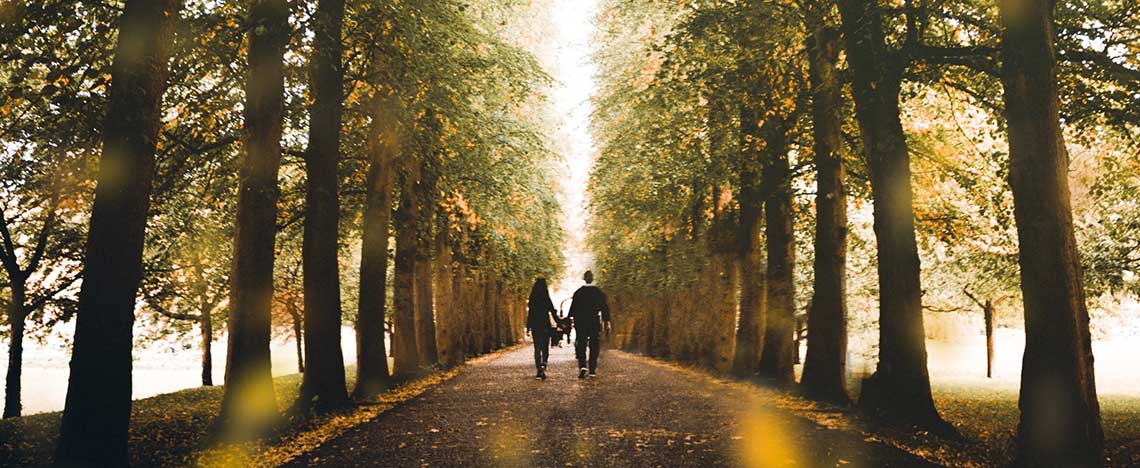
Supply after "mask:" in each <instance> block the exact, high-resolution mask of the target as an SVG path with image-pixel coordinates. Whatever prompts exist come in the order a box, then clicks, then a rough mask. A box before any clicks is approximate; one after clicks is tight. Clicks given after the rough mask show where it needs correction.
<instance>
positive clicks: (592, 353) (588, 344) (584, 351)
mask: <svg viewBox="0 0 1140 468" xmlns="http://www.w3.org/2000/svg"><path fill="white" fill-rule="evenodd" d="M600 346H601V344H600V343H599V333H598V332H596V331H595V332H590V333H583V332H578V340H577V341H575V342H574V354H575V355H577V357H578V368H579V369H585V368H588V369H590V373H591V374H593V373H594V371H596V370H598V352H599V351H600ZM587 355H588V356H587Z"/></svg>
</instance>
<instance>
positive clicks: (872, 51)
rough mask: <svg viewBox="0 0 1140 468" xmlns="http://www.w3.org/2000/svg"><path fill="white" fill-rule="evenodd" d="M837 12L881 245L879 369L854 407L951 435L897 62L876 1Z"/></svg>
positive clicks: (843, 5) (855, 0) (863, 0)
mask: <svg viewBox="0 0 1140 468" xmlns="http://www.w3.org/2000/svg"><path fill="white" fill-rule="evenodd" d="M839 6H840V8H839V9H840V13H841V15H842V17H843V29H844V35H845V38H846V45H847V61H848V63H849V64H850V69H851V71H852V76H853V81H852V94H853V95H854V97H855V113H856V117H857V119H858V121H859V129H860V134H861V136H862V139H863V151H864V153H865V156H866V158H867V165H868V167H869V169H870V173H871V195H872V199H873V205H874V217H875V221H874V227H875V239H876V241H877V242H878V263H879V362H878V366H877V367H876V369H875V373H874V374H873V375H872V376H871V377H870V378H868V379H866V380H864V382H863V390H862V392H861V394H860V396H859V404H860V405H861V406H862V407H863V408H865V409H867V410H868V411H870V412H872V413H874V414H878V415H879V416H882V417H885V418H888V419H893V420H897V421H900V422H907V423H914V424H918V425H921V426H925V427H928V428H930V429H935V430H940V431H952V430H953V429H952V428H951V427H950V426H949V425H947V424H946V423H945V422H944V421H943V420H942V418H941V416H939V415H938V411H937V410H936V409H935V407H934V399H933V398H932V397H931V395H930V376H929V374H928V373H927V368H926V334H925V331H924V326H923V317H922V285H921V281H920V278H919V260H918V246H917V244H916V242H915V234H914V210H913V207H912V206H911V186H910V154H909V152H908V149H907V143H906V137H905V135H904V134H903V129H902V123H901V121H900V120H899V86H900V79H901V78H900V77H901V75H902V63H901V61H900V60H899V59H898V58H897V57H894V56H892V55H890V54H889V53H888V52H887V49H886V45H885V42H884V38H883V32H882V14H881V11H880V9H879V6H878V3H877V2H876V1H875V0H840V2H839Z"/></svg>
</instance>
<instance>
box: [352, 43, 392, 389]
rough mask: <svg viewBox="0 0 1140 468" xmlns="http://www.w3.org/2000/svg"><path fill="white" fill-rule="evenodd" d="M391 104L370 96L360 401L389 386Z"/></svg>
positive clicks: (359, 320) (362, 250)
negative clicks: (387, 303) (386, 319)
mask: <svg viewBox="0 0 1140 468" xmlns="http://www.w3.org/2000/svg"><path fill="white" fill-rule="evenodd" d="M373 60H379V59H378V58H373ZM393 100H394V99H392V98H391V97H389V96H387V91H383V90H377V91H376V92H375V93H374V94H373V97H372V112H373V115H372V122H371V124H370V125H369V132H368V154H369V166H368V181H367V184H368V188H367V196H366V201H365V206H364V221H363V227H362V229H363V231H364V232H363V234H362V235H361V241H360V293H359V303H358V309H357V317H356V388H355V389H354V390H353V396H354V397H356V398H358V399H368V398H372V397H374V396H376V395H378V394H379V393H380V392H381V391H383V390H384V389H385V388H387V387H388V353H387V350H385V347H384V314H385V299H386V297H387V286H388V225H389V224H390V221H391V217H392V184H393V180H394V175H395V171H394V169H395V167H394V163H395V159H396V154H395V152H396V147H395V144H396V141H395V136H396V134H395V131H396V127H395V122H394V121H393V119H392V117H391V114H392V111H393V109H392V107H393V103H392V101H393Z"/></svg>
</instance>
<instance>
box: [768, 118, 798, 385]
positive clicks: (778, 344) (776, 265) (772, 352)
mask: <svg viewBox="0 0 1140 468" xmlns="http://www.w3.org/2000/svg"><path fill="white" fill-rule="evenodd" d="M779 120H781V118H780V117H769V121H772V122H775V123H772V124H771V125H770V127H771V128H769V129H766V131H764V132H763V133H764V140H765V142H764V143H765V149H764V154H765V157H764V166H763V173H762V174H761V179H762V187H763V192H764V194H765V197H764V207H765V209H764V221H765V223H764V234H765V239H766V241H767V242H766V248H767V252H766V253H767V260H768V268H767V278H766V279H767V291H768V299H767V307H768V314H767V315H768V318H767V326H766V327H765V329H764V353H763V355H762V356H761V358H760V367H759V371H760V375H762V376H764V377H766V378H769V379H772V380H773V381H774V382H775V383H776V384H777V385H781V386H784V385H791V384H793V383H795V368H794V366H795V356H793V353H794V352H795V350H794V342H793V336H792V335H793V334H794V333H795V326H796V298H795V271H794V270H795V259H796V257H795V255H796V249H795V233H794V232H793V229H794V224H795V223H794V220H793V219H792V193H791V190H792V188H791V168H790V166H789V163H788V151H787V124H786V123H784V122H779ZM765 127H769V125H768V124H766V125H765Z"/></svg>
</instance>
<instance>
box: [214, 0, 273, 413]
mask: <svg viewBox="0 0 1140 468" xmlns="http://www.w3.org/2000/svg"><path fill="white" fill-rule="evenodd" d="M249 21H250V24H251V26H252V27H251V28H250V30H249V32H248V33H247V34H248V39H249V72H248V73H249V74H248V75H247V76H246V89H245V99H246V103H245V112H244V118H245V132H244V145H245V155H244V157H243V158H242V161H241V172H240V173H239V181H238V190H239V191H238V206H237V219H236V221H235V228H236V232H235V234H234V253H233V264H232V267H231V272H230V281H231V287H230V304H229V320H228V321H227V327H228V330H229V333H228V343H227V347H228V351H227V353H226V375H225V393H224V395H223V397H222V405H221V415H220V417H219V420H220V421H223V422H225V423H226V424H232V425H235V426H237V425H240V426H243V427H229V428H224V430H226V431H231V432H233V433H248V432H249V430H247V429H254V428H256V427H257V426H259V425H261V424H264V423H268V422H269V421H270V420H271V419H272V418H273V417H274V416H275V415H276V414H277V401H276V395H275V392H274V389H273V374H272V367H271V361H270V357H269V340H270V329H271V325H272V319H271V316H272V310H273V260H274V255H275V252H274V237H275V236H276V234H277V229H276V224H277V194H278V191H277V172H278V169H279V168H280V166H281V133H282V125H283V120H284V115H285V107H284V106H285V65H284V62H283V56H284V54H285V45H286V43H287V42H288V41H289V5H288V3H287V2H286V1H285V0H259V1H254V2H253V3H252V4H251V9H250V18H249ZM253 432H254V433H256V430H254V431H253Z"/></svg>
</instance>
